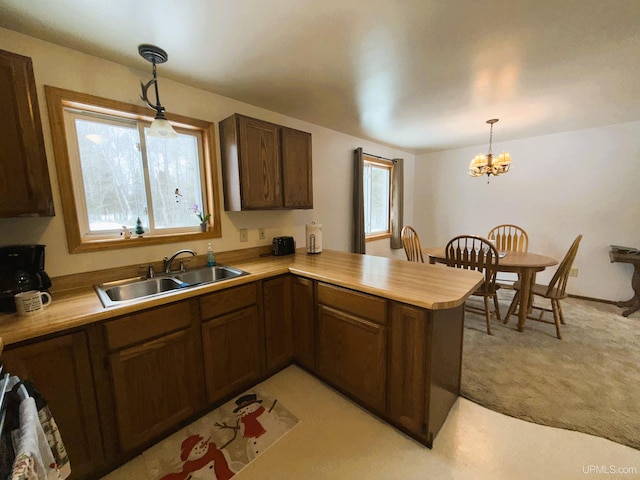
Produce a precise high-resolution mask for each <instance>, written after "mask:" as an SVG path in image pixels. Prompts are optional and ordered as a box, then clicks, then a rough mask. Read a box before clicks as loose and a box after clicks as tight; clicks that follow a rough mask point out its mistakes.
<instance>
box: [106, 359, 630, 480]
mask: <svg viewBox="0 0 640 480" xmlns="http://www.w3.org/2000/svg"><path fill="white" fill-rule="evenodd" d="M262 387H263V388H264V389H265V390H267V391H269V392H270V393H271V394H272V395H273V396H274V397H276V398H278V401H280V402H282V403H283V404H284V405H285V406H286V407H287V408H288V409H289V410H290V411H291V412H292V413H294V414H295V415H296V416H297V417H298V418H299V419H300V420H301V421H300V423H299V424H298V425H297V426H296V427H295V428H294V429H293V430H292V431H290V432H289V433H288V434H287V435H286V436H284V437H283V438H282V439H281V440H280V441H278V442H277V443H276V444H275V445H274V446H272V447H271V448H270V449H269V450H268V451H267V452H265V453H264V454H262V455H261V456H260V457H258V458H257V459H256V460H254V461H253V462H252V463H251V464H249V465H248V466H247V467H246V468H245V469H244V470H242V471H241V472H240V473H239V474H238V475H236V476H235V477H234V478H237V479H238V480H249V479H251V480H261V479H265V480H266V479H269V480H273V479H305V480H314V479H322V480H325V479H332V480H338V479H349V480H355V479H367V480H375V479H381V480H382V479H384V480H389V479H402V480H410V479H438V480H454V479H469V480H484V479H487V480H489V479H491V480H500V479H509V480H519V479H526V480H533V479H544V480H549V479H554V480H555V479H560V480H564V479H597V478H608V479H611V478H640V451H638V450H634V449H632V448H629V447H626V446H623V445H620V444H617V443H614V442H611V441H609V440H605V439H602V438H599V437H594V436H591V435H586V434H582V433H578V432H572V431H568V430H562V429H557V428H551V427H545V426H541V425H536V424H533V423H529V422H525V421H521V420H517V419H515V418H511V417H508V416H505V415H502V414H499V413H496V412H493V411H491V410H488V409H486V408H483V407H480V406H479V405H476V404H474V403H472V402H470V401H468V400H465V399H463V398H460V399H458V402H457V403H456V405H455V406H454V408H453V410H452V411H451V413H450V414H449V417H448V418H447V421H446V422H445V424H444V426H443V428H442V430H441V431H440V433H439V434H438V436H437V437H436V439H435V442H434V448H433V449H432V450H430V449H428V448H426V447H424V446H422V445H420V444H418V443H417V442H415V441H413V440H412V439H410V438H408V437H407V436H405V435H403V434H402V433H400V432H399V431H397V430H395V429H394V428H392V427H390V426H389V425H387V424H385V423H384V422H382V421H381V420H378V419H377V418H376V417H374V416H372V415H371V414H369V413H368V412H367V411H365V410H363V409H362V408H360V407H359V406H357V405H356V404H354V403H353V402H351V401H350V400H348V399H346V398H345V397H343V396H342V395H340V394H338V393H336V392H335V391H334V390H332V389H330V388H328V387H327V386H326V385H324V384H323V383H322V382H320V381H319V380H317V379H316V378H314V377H313V376H311V375H309V374H307V373H306V372H304V371H303V370H301V369H299V368H298V367H295V366H291V367H289V368H287V369H285V370H283V371H282V372H280V373H278V374H277V375H274V376H273V377H271V378H270V379H268V380H267V381H265V382H264V383H263V384H262ZM212 475H213V474H212ZM146 478H148V476H147V474H146V467H145V463H144V460H143V459H142V457H138V458H136V459H134V460H132V461H131V462H129V463H128V464H126V465H124V466H122V467H121V468H119V469H118V470H116V471H114V472H112V473H111V474H109V475H108V476H106V477H104V478H103V480H131V479H146ZM212 478H213V477H212Z"/></svg>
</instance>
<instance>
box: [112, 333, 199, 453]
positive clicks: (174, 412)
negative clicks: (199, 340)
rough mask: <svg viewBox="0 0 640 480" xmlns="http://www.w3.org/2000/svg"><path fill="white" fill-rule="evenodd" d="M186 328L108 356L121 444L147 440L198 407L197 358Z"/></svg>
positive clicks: (133, 444)
mask: <svg viewBox="0 0 640 480" xmlns="http://www.w3.org/2000/svg"><path fill="white" fill-rule="evenodd" d="M196 351H197V350H196V345H195V342H194V338H193V333H192V331H191V330H181V331H178V332H175V333H172V334H170V335H166V336H163V337H160V338H158V339H155V340H152V341H149V342H146V343H143V344H142V345H136V346H133V347H130V348H126V349H124V350H121V351H119V352H115V353H112V354H111V355H110V356H109V362H110V365H111V374H112V376H113V388H114V399H115V404H116V419H117V424H118V433H119V435H120V443H121V446H122V448H123V449H124V450H128V449H131V448H134V447H137V446H139V445H142V444H143V443H145V442H147V441H149V440H152V439H153V438H155V437H157V436H158V435H159V434H161V433H162V432H164V431H166V430H168V429H170V428H171V427H173V426H174V425H176V424H177V423H178V422H180V421H181V420H184V419H186V418H188V417H190V416H192V415H194V414H195V413H197V411H198V410H199V409H200V408H201V406H202V401H201V398H202V391H203V388H202V382H201V378H200V373H199V372H201V369H199V368H198V365H199V364H200V363H201V361H202V360H201V359H200V358H199V357H198V356H197V355H196V354H195V353H194V352H196Z"/></svg>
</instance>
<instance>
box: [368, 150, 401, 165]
mask: <svg viewBox="0 0 640 480" xmlns="http://www.w3.org/2000/svg"><path fill="white" fill-rule="evenodd" d="M362 155H366V156H367V157H373V158H379V159H380V160H386V161H387V162H391V163H396V161H395V160H393V159H392V158H385V157H381V156H380V155H373V154H372V153H366V152H362Z"/></svg>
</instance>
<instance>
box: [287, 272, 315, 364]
mask: <svg viewBox="0 0 640 480" xmlns="http://www.w3.org/2000/svg"><path fill="white" fill-rule="evenodd" d="M314 312H315V297H314V289H313V280H309V279H308V278H302V277H295V276H294V277H291V318H292V322H291V326H292V331H293V332H292V333H293V356H294V358H295V360H296V362H298V363H299V364H300V365H302V366H303V367H306V368H308V369H309V370H311V371H312V372H313V371H315V369H316V326H315V323H316V322H315V313H314Z"/></svg>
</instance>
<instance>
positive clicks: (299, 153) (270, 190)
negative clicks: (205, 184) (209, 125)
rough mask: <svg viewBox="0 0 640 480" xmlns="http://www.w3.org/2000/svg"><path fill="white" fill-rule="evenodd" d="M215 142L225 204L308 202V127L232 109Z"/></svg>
mask: <svg viewBox="0 0 640 480" xmlns="http://www.w3.org/2000/svg"><path fill="white" fill-rule="evenodd" d="M220 144H221V151H222V175H223V178H224V208H225V210H231V211H239V210H277V209H296V208H300V209H304V208H313V186H312V174H311V134H310V133H306V132H301V131H299V130H294V129H292V128H287V127H283V126H281V125H276V124H274V123H269V122H265V121H262V120H257V119H255V118H250V117H245V116H244V115H239V114H237V113H236V114H234V115H232V116H230V117H229V118H226V119H225V120H223V121H222V122H220Z"/></svg>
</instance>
